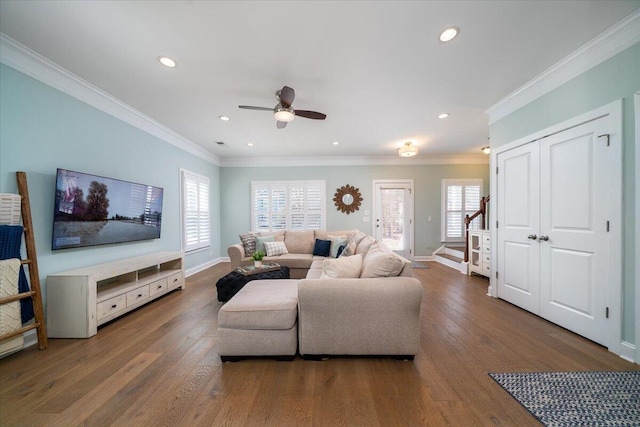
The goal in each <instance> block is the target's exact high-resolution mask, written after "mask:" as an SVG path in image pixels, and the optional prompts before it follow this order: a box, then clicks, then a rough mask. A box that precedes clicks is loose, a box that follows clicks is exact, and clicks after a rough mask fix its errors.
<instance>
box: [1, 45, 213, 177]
mask: <svg viewBox="0 0 640 427" xmlns="http://www.w3.org/2000/svg"><path fill="white" fill-rule="evenodd" d="M0 62H1V63H3V64H5V65H6V66H8V67H11V68H13V69H14V70H16V71H19V72H21V73H22V74H25V75H27V76H29V77H31V78H33V79H35V80H38V81H40V82H42V83H44V84H46V85H48V86H51V87H53V88H54V89H57V90H59V91H60V92H62V93H65V94H67V95H69V96H72V97H74V98H76V99H78V100H80V101H82V102H84V103H85V104H88V105H90V106H92V107H94V108H97V109H98V110H100V111H103V112H105V113H107V114H109V115H111V116H113V117H115V118H117V119H119V120H122V121H123V122H125V123H128V124H130V125H131V126H134V127H136V128H138V129H140V130H142V131H144V132H146V133H148V134H150V135H153V136H155V137H156V138H159V139H161V140H163V141H165V142H167V143H169V144H172V145H175V146H176V147H178V148H180V149H182V150H184V151H186V152H188V153H191V154H193V155H195V156H198V157H200V158H202V159H204V160H206V161H208V162H210V163H213V164H214V165H216V166H219V165H220V159H219V158H218V156H216V155H215V154H213V153H211V152H209V151H207V150H205V149H204V148H202V147H200V146H199V145H197V144H195V143H194V142H192V141H189V140H188V139H186V138H185V137H183V136H182V135H179V134H178V133H176V132H174V131H172V130H171V129H169V128H167V127H166V126H163V125H162V124H160V123H158V122H157V121H155V120H153V119H152V118H151V117H149V116H146V115H145V114H143V113H141V112H140V111H138V110H136V109H134V108H133V107H131V106H129V105H127V104H125V103H124V102H122V101H120V100H118V99H116V98H115V97H113V96H111V95H109V94H108V93H106V92H104V91H103V90H101V89H99V88H97V87H96V86H94V85H92V84H91V83H89V82H87V81H86V80H83V79H81V78H80V77H78V76H76V75H75V74H73V73H71V72H70V71H68V70H66V69H64V68H62V67H61V66H59V65H58V64H56V63H54V62H52V61H50V60H48V59H47V58H45V57H44V56H42V55H40V54H39V53H37V52H35V51H33V50H31V49H29V48H28V47H26V46H24V45H22V44H20V43H18V42H17V41H15V40H13V39H12V38H11V37H9V36H7V35H6V34H4V33H0Z"/></svg>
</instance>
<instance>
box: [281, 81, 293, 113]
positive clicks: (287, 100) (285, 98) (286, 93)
mask: <svg viewBox="0 0 640 427" xmlns="http://www.w3.org/2000/svg"><path fill="white" fill-rule="evenodd" d="M295 97H296V91H295V90H293V89H291V88H290V87H289V86H285V87H283V88H282V90H281V91H280V104H282V106H283V107H284V108H289V107H291V104H293V99H294V98H295Z"/></svg>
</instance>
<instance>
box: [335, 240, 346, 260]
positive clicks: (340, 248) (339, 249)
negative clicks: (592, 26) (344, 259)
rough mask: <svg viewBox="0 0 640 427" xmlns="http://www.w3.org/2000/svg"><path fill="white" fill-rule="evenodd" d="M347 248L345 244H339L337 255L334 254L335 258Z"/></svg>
mask: <svg viewBox="0 0 640 427" xmlns="http://www.w3.org/2000/svg"><path fill="white" fill-rule="evenodd" d="M345 249H347V244H346V243H345V244H343V245H340V247H339V248H338V256H336V258H340V257H341V256H342V252H344V250H345Z"/></svg>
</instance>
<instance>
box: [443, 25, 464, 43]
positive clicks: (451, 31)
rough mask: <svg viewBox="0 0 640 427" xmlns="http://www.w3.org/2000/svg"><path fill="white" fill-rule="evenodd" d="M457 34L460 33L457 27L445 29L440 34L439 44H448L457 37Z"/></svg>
mask: <svg viewBox="0 0 640 427" xmlns="http://www.w3.org/2000/svg"><path fill="white" fill-rule="evenodd" d="M458 33H460V29H459V28H458V27H449V28H445V29H444V30H443V31H442V32H441V33H440V41H441V42H448V41H451V40H453V38H454V37H455V36H457V35H458Z"/></svg>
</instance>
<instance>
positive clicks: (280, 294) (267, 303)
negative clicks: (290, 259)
mask: <svg viewBox="0 0 640 427" xmlns="http://www.w3.org/2000/svg"><path fill="white" fill-rule="evenodd" d="M297 317H298V280H286V279H280V280H254V281H251V282H249V283H247V284H246V285H245V286H244V287H243V288H242V289H241V290H240V291H238V293H237V294H235V295H234V297H233V298H231V300H229V302H227V303H226V304H224V305H223V306H222V308H220V311H219V312H218V338H219V345H218V354H219V355H220V357H221V358H222V361H223V362H230V361H235V360H238V359H241V358H243V357H247V356H273V357H275V358H276V359H279V360H293V358H294V357H295V355H296V352H297V349H298V324H297Z"/></svg>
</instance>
